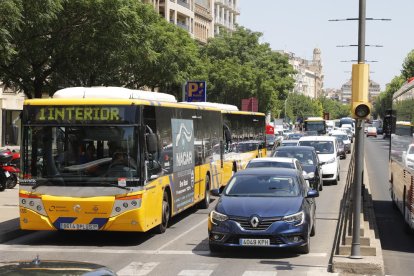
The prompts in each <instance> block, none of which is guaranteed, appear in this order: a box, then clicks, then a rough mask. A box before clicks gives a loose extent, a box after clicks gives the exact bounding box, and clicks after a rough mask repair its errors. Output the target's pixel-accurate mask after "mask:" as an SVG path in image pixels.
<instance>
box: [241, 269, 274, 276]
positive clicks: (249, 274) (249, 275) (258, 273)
mask: <svg viewBox="0 0 414 276" xmlns="http://www.w3.org/2000/svg"><path fill="white" fill-rule="evenodd" d="M276 275H277V272H276V271H263V270H247V271H245V272H244V273H243V274H242V276H276Z"/></svg>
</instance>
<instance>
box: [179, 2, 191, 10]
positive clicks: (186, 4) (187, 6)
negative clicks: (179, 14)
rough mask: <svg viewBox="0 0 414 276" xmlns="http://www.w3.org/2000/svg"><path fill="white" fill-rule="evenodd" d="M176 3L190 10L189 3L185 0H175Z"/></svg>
mask: <svg viewBox="0 0 414 276" xmlns="http://www.w3.org/2000/svg"><path fill="white" fill-rule="evenodd" d="M177 4H178V5H180V6H183V7H184V8H187V9H189V10H190V3H188V2H187V1H186V0H177Z"/></svg>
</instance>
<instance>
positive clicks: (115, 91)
mask: <svg viewBox="0 0 414 276" xmlns="http://www.w3.org/2000/svg"><path fill="white" fill-rule="evenodd" d="M53 98H54V99H79V98H83V99H86V98H88V99H92V98H94V99H138V100H149V101H162V102H172V103H176V102H177V100H176V98H175V97H174V96H173V95H170V94H166V93H159V92H151V91H144V90H137V89H128V88H125V87H69V88H64V89H61V90H58V91H56V92H55V93H54V94H53Z"/></svg>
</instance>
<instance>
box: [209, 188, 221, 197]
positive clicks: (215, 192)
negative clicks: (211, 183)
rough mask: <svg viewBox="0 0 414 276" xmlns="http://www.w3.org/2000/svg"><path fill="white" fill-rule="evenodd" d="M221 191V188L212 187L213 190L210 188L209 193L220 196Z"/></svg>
mask: <svg viewBox="0 0 414 276" xmlns="http://www.w3.org/2000/svg"><path fill="white" fill-rule="evenodd" d="M221 192H222V190H221V189H213V190H210V193H211V194H212V195H213V196H220V194H221Z"/></svg>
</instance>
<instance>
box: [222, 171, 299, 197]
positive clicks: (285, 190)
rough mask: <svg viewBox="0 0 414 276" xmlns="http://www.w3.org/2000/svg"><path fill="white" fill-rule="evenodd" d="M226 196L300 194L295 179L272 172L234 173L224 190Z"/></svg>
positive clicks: (283, 195)
mask: <svg viewBox="0 0 414 276" xmlns="http://www.w3.org/2000/svg"><path fill="white" fill-rule="evenodd" d="M224 194H225V195H226V196H265V197H294V196H299V195H300V188H299V184H298V182H297V180H296V179H295V178H293V177H291V176H278V175H272V174H243V175H235V176H234V177H233V178H232V179H231V180H230V182H229V184H228V185H227V187H226V190H225V192H224Z"/></svg>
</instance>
